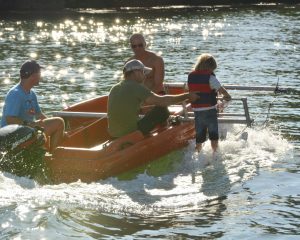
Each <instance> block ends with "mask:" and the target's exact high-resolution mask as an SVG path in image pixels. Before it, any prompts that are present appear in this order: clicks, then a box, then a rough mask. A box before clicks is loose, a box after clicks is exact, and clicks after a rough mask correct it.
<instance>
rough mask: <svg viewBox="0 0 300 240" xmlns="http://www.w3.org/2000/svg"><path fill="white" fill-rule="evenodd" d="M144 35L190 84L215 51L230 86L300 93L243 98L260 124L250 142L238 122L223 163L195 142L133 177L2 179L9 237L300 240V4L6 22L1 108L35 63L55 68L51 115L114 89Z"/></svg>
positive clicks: (47, 76) (1, 41)
mask: <svg viewBox="0 0 300 240" xmlns="http://www.w3.org/2000/svg"><path fill="white" fill-rule="evenodd" d="M135 31H142V32H143V33H145V35H146V38H147V40H148V41H149V47H150V49H151V50H153V51H156V52H159V53H160V54H161V55H162V56H163V58H164V60H165V66H166V81H176V82H178V81H186V78H187V73H188V72H189V71H190V69H191V68H192V66H193V64H194V62H195V60H196V58H197V56H198V55H199V54H200V53H202V52H210V53H212V54H213V55H214V56H215V57H216V59H217V61H218V64H219V66H218V69H217V71H216V74H217V76H218V77H219V79H220V80H221V82H222V83H224V84H244V85H276V83H277V81H278V78H279V83H280V85H282V86H288V87H290V88H291V89H292V91H291V92H290V93H289V94H280V95H274V94H271V93H265V92H263V93H262V92H260V93H258V92H254V93H253V92H237V91H231V92H230V93H231V94H232V95H233V96H234V97H241V96H246V97H248V101H249V107H250V113H251V115H252V117H253V118H255V120H256V126H254V128H253V129H247V132H248V140H247V141H244V140H241V139H239V136H240V133H241V132H242V130H243V129H242V127H240V126H233V127H230V129H231V130H230V131H229V133H228V136H227V139H226V140H225V141H222V142H221V143H220V153H219V154H218V155H217V156H216V157H215V158H217V160H215V159H214V158H212V155H211V150H210V146H209V144H208V143H206V144H205V146H204V151H203V152H202V153H201V154H199V155H197V154H195V153H194V151H193V143H192V142H191V144H190V145H189V146H188V147H187V148H185V149H183V150H181V151H178V152H175V153H172V154H170V155H169V156H166V157H164V158H163V159H161V161H159V162H158V163H155V164H154V165H156V166H151V167H148V168H147V169H146V170H145V171H139V172H137V173H135V174H132V176H131V177H128V176H127V178H125V180H121V179H118V178H110V179H107V180H104V181H99V182H96V183H91V184H86V183H82V182H80V181H78V182H76V183H72V184H60V185H39V184H38V183H37V182H35V181H33V180H30V179H28V178H20V177H16V176H13V175H11V174H8V173H3V172H2V173H0V239H146V238H147V239H201V238H204V239H255V238H256V239H299V235H300V231H299V227H300V222H299V221H300V208H299V202H300V195H299V194H300V191H299V184H300V181H299V162H300V153H299V149H300V135H299V126H300V125H299V120H300V117H299V113H300V108H299V102H300V100H299V99H300V97H299V93H300V88H299V84H300V80H299V76H300V74H299V73H300V63H299V62H300V61H299V60H300V59H299V56H300V55H299V53H300V51H299V39H300V13H299V6H254V7H240V8H230V7H229V8H228V7H227V8H225V7H220V8H216V9H213V8H207V9H206V8H179V9H177V8H176V9H131V10H124V11H122V12H115V11H99V10H98V11H91V10H87V11H77V12H67V13H64V14H60V13H56V14H52V15H45V16H44V15H36V16H34V15H28V14H25V13H19V14H10V15H2V16H1V17H0V49H1V51H0V86H1V87H0V104H1V106H2V105H3V101H4V96H5V94H6V92H7V90H8V89H9V88H10V87H11V86H12V85H13V84H15V83H16V82H17V81H18V70H19V66H20V65H21V64H22V62H23V61H25V60H26V59H28V58H34V59H38V60H39V62H40V63H41V64H43V65H44V66H45V71H44V72H43V76H44V79H43V81H42V82H41V84H40V86H39V87H36V91H37V92H38V95H39V101H40V103H41V106H42V108H43V110H44V112H45V113H47V114H48V115H50V114H51V111H55V110H60V109H62V108H64V107H66V106H69V105H71V104H74V103H76V102H78V101H81V100H84V99H88V98H91V97H95V96H98V95H103V94H107V93H108V91H109V89H110V87H111V86H112V85H113V84H114V83H115V82H117V81H118V79H119V78H120V76H121V68H122V65H123V62H124V61H125V60H126V59H127V58H128V57H129V56H130V55H131V50H130V48H129V44H128V42H127V39H128V38H129V36H130V35H131V33H132V32H135ZM270 103H273V104H272V106H271V108H270V114H269V117H268V121H267V124H266V125H264V126H263V125H262V124H263V122H264V121H265V120H266V114H267V112H268V109H269V106H270ZM232 107H233V108H234V109H236V110H238V109H239V108H238V106H234V105H233V106H232ZM157 165H158V166H157ZM126 179H127V180H126Z"/></svg>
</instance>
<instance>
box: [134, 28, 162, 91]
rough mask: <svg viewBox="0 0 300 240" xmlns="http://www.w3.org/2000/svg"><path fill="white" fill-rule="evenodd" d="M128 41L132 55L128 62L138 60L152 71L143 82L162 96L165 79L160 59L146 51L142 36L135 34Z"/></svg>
mask: <svg viewBox="0 0 300 240" xmlns="http://www.w3.org/2000/svg"><path fill="white" fill-rule="evenodd" d="M129 40H130V46H131V49H132V51H133V53H134V55H133V56H132V57H131V58H130V59H129V60H132V59H137V60H140V61H141V62H142V63H143V64H144V65H145V66H146V67H149V68H151V69H152V71H151V73H150V74H148V75H147V76H146V79H145V82H144V84H145V86H146V87H148V88H149V89H150V90H151V91H152V92H154V93H157V94H164V93H165V92H164V86H163V81H164V77H165V66H164V61H163V59H162V57H160V56H158V55H157V54H155V53H154V52H151V51H148V50H146V46H147V44H146V41H145V38H144V36H143V35H142V34H139V33H135V34H133V35H132V36H131V37H130V39H129Z"/></svg>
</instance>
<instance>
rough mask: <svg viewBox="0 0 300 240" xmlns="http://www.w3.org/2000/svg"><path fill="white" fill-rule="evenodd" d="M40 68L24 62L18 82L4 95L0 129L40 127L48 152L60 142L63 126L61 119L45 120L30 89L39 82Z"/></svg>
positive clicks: (31, 61)
mask: <svg viewBox="0 0 300 240" xmlns="http://www.w3.org/2000/svg"><path fill="white" fill-rule="evenodd" d="M41 68H42V67H41V66H40V65H39V64H38V63H37V62H36V61H34V60H29V61H26V62H25V63H24V64H23V65H22V66H21V69H20V82H19V83H18V84H17V85H16V86H14V87H12V88H11V89H10V90H9V92H8V93H7V95H6V98H5V103H4V107H3V112H2V119H1V127H4V126H6V125H9V124H20V125H27V126H30V127H42V128H44V133H45V134H46V136H50V152H52V151H53V150H54V149H55V148H56V147H57V146H58V145H59V144H60V143H61V141H62V139H63V138H64V133H65V124H64V121H63V119H62V118H59V117H52V118H47V117H46V115H45V114H43V112H42V111H41V109H40V106H39V104H38V101H37V96H36V94H35V92H34V90H33V89H32V88H33V87H34V86H38V85H39V82H40V80H41Z"/></svg>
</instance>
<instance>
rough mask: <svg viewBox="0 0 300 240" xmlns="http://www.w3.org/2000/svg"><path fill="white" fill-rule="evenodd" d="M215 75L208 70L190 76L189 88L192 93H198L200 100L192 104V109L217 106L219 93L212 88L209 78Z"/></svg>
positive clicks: (194, 72)
mask: <svg viewBox="0 0 300 240" xmlns="http://www.w3.org/2000/svg"><path fill="white" fill-rule="evenodd" d="M210 75H214V73H213V72H211V71H207V70H200V71H199V70H198V71H193V72H191V73H190V74H189V75H188V87H189V91H190V92H197V94H198V95H199V96H200V98H199V99H198V100H197V101H195V102H192V104H191V105H192V108H205V107H212V106H214V105H216V104H217V92H216V91H215V90H214V89H211V88H210V85H209V78H210Z"/></svg>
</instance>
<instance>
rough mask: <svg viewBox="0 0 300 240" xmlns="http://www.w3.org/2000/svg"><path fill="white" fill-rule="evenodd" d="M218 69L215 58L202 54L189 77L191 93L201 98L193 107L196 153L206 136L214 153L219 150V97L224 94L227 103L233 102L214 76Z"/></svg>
mask: <svg viewBox="0 0 300 240" xmlns="http://www.w3.org/2000/svg"><path fill="white" fill-rule="evenodd" d="M216 68H217V63H216V60H215V58H214V57H213V56H212V55H210V54H207V53H205V54H201V55H200V57H199V58H198V60H197V62H196V64H195V67H194V70H193V71H192V72H191V73H189V75H188V88H189V91H190V92H197V94H198V95H199V96H200V98H199V99H198V100H197V101H195V102H193V103H192V105H191V107H192V109H193V111H194V114H195V130H196V147H195V149H196V151H198V152H200V151H201V149H202V144H203V143H204V142H205V141H206V135H207V132H208V137H209V139H210V141H211V147H212V150H213V152H215V151H216V150H217V148H218V141H219V133H218V118H217V109H216V106H217V95H218V93H219V94H222V95H223V99H224V100H226V101H230V100H231V96H230V95H229V93H228V92H227V90H226V89H225V88H224V87H222V86H221V84H220V82H219V81H218V79H217V78H216V75H215V74H214V71H215V69H216Z"/></svg>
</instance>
